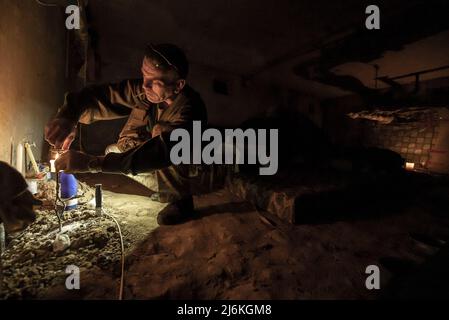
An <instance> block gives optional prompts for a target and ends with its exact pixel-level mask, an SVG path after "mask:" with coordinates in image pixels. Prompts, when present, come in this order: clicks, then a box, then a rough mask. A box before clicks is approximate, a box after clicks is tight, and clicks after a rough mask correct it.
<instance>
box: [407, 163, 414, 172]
mask: <svg viewBox="0 0 449 320" xmlns="http://www.w3.org/2000/svg"><path fill="white" fill-rule="evenodd" d="M414 168H415V164H414V163H413V162H406V163H405V169H407V170H413V169H414Z"/></svg>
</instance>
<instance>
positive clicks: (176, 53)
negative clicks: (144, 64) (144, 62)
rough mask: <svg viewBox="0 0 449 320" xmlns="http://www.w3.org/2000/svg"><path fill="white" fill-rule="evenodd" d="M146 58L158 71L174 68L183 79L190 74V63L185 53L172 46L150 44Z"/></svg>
mask: <svg viewBox="0 0 449 320" xmlns="http://www.w3.org/2000/svg"><path fill="white" fill-rule="evenodd" d="M145 57H146V58H148V59H150V60H151V61H152V62H153V65H154V66H155V67H156V68H158V69H165V70H168V69H170V68H172V69H173V70H175V71H176V73H177V74H178V75H179V76H180V77H181V78H183V79H185V78H186V76H187V73H188V68H189V67H188V62H187V58H186V56H185V54H184V52H183V51H182V50H181V49H180V48H178V47H177V46H175V45H172V44H158V45H155V44H149V45H148V46H147V49H146V52H145Z"/></svg>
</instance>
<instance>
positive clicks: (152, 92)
mask: <svg viewBox="0 0 449 320" xmlns="http://www.w3.org/2000/svg"><path fill="white" fill-rule="evenodd" d="M142 75H143V89H144V90H145V95H146V97H147V99H148V100H149V101H150V102H152V103H159V102H163V101H166V100H168V99H170V98H172V97H173V96H174V94H175V90H176V76H175V75H174V74H172V73H171V72H163V71H162V70H160V69H158V68H156V67H155V66H154V65H153V63H152V62H151V61H150V60H149V59H147V58H145V59H144V60H143V63H142Z"/></svg>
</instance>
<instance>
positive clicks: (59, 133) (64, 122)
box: [45, 118, 76, 150]
mask: <svg viewBox="0 0 449 320" xmlns="http://www.w3.org/2000/svg"><path fill="white" fill-rule="evenodd" d="M75 128H76V122H74V121H73V120H69V119H62V118H61V119H53V120H50V122H48V123H47V125H46V126H45V140H47V142H48V143H49V144H51V145H52V146H53V147H54V148H56V149H63V150H68V149H69V148H70V145H71V144H72V142H73V140H74V139H75Z"/></svg>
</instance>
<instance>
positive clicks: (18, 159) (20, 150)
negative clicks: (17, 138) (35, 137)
mask: <svg viewBox="0 0 449 320" xmlns="http://www.w3.org/2000/svg"><path fill="white" fill-rule="evenodd" d="M23 151H24V150H23V144H21V143H19V144H18V145H17V149H16V169H17V171H19V172H20V173H21V174H23V173H24V170H23V161H24V160H23Z"/></svg>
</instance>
